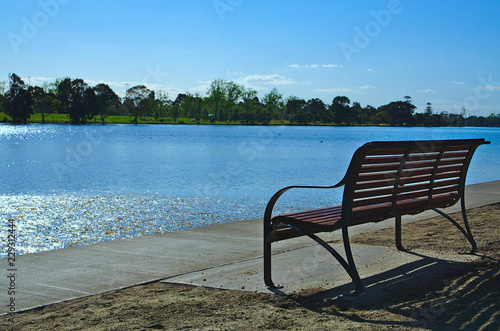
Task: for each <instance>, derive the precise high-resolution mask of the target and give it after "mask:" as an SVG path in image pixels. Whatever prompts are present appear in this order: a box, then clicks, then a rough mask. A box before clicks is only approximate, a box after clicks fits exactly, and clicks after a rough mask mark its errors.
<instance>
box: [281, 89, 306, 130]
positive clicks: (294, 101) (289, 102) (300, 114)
mask: <svg viewBox="0 0 500 331" xmlns="http://www.w3.org/2000/svg"><path fill="white" fill-rule="evenodd" d="M305 107H306V101H305V100H304V99H299V98H298V97H296V96H290V97H288V98H287V99H286V102H285V114H286V118H285V119H288V120H289V121H290V122H297V123H298V124H299V125H304V124H307V123H308V122H309V121H310V120H311V119H310V114H307V111H306V110H305Z"/></svg>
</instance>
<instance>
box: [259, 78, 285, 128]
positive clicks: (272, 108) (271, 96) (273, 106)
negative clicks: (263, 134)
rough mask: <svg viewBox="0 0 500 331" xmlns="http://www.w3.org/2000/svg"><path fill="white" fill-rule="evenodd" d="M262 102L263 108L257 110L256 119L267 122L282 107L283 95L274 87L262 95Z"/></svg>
mask: <svg viewBox="0 0 500 331" xmlns="http://www.w3.org/2000/svg"><path fill="white" fill-rule="evenodd" d="M262 103H263V104H264V109H262V110H261V112H259V114H258V115H257V119H258V120H259V121H261V122H263V123H268V122H269V121H270V120H271V118H273V117H275V116H277V115H278V114H279V113H280V111H281V109H282V108H283V95H282V94H281V93H279V92H278V89H277V88H276V87H275V88H273V89H272V90H271V92H269V93H267V94H266V95H265V96H264V98H263V99H262Z"/></svg>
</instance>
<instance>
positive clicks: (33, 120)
mask: <svg viewBox="0 0 500 331" xmlns="http://www.w3.org/2000/svg"><path fill="white" fill-rule="evenodd" d="M0 123H4V124H10V123H11V119H10V117H9V116H8V115H6V114H5V113H2V112H0ZM26 124H62V125H95V124H99V125H106V124H134V125H140V124H155V125H162V124H163V125H243V126H278V125H284V126H332V127H337V126H338V127H344V126H352V127H369V126H373V127H424V126H418V125H411V126H410V125H408V126H393V125H390V124H388V123H384V124H371V123H364V124H345V123H343V124H335V123H327V124H325V123H317V122H312V123H308V124H297V123H291V122H288V121H271V122H268V123H261V122H252V123H243V122H241V121H224V122H223V121H209V120H195V119H189V118H178V119H177V120H176V121H174V120H173V119H172V118H159V119H158V120H156V119H155V118H152V117H143V118H140V119H137V123H135V122H134V116H108V117H106V118H105V120H104V124H102V123H101V118H100V117H99V116H95V117H93V118H91V119H89V120H88V121H87V122H86V123H83V124H71V123H70V121H69V115H68V114H48V115H45V122H43V121H42V115H41V114H40V113H35V114H33V115H31V116H30V118H29V119H28V122H27V123H26ZM436 127H441V128H446V127H456V126H453V125H447V126H429V128H436ZM463 127H466V126H463ZM468 127H488V126H468ZM492 127H498V126H492Z"/></svg>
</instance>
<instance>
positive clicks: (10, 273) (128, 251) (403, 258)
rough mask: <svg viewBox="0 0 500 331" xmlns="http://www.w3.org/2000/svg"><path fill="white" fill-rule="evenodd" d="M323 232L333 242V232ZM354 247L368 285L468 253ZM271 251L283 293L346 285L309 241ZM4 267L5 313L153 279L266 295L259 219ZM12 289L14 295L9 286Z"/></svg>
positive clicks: (469, 199) (481, 196)
mask: <svg viewBox="0 0 500 331" xmlns="http://www.w3.org/2000/svg"><path fill="white" fill-rule="evenodd" d="M499 201H500V181H495V182H488V183H481V184H475V185H469V186H467V188H466V206H467V208H475V207H479V206H484V205H487V204H491V203H495V202H499ZM453 211H459V206H457V205H456V206H453V207H451V208H448V212H453ZM434 216H436V214H435V213H434V212H425V213H422V214H419V215H416V216H408V217H403V223H409V222H415V221H419V220H423V219H426V218H430V217H434ZM392 225H393V222H392V221H391V220H388V221H384V222H380V223H377V224H365V225H360V226H356V227H352V228H351V229H350V233H351V235H356V234H359V233H365V232H370V231H374V230H377V229H382V228H387V227H390V226H392ZM472 230H474V229H472ZM322 237H323V238H324V239H326V240H335V239H339V238H340V233H339V232H334V233H332V234H328V235H326V236H322ZM342 251H343V250H342V249H340V250H339V252H342ZM353 251H354V259H355V261H356V263H357V267H358V269H359V271H360V275H361V277H362V279H363V282H364V284H365V286H367V287H370V286H371V285H373V284H375V283H379V282H390V280H391V279H399V278H400V277H409V274H411V273H412V272H413V271H414V272H417V273H422V270H425V269H426V268H431V269H432V270H433V271H438V270H439V268H441V267H446V266H449V265H450V263H452V264H453V263H460V262H464V261H467V260H470V259H473V258H474V257H471V256H463V255H462V256H460V255H458V254H457V255H453V254H452V255H449V256H445V257H443V256H435V254H434V252H412V253H403V252H398V251H397V250H396V249H390V248H385V247H374V246H364V245H354V246H353ZM273 252H274V257H273V263H274V265H273V268H274V269H273V276H274V278H275V282H276V283H279V284H283V285H284V286H285V287H284V288H283V289H282V290H281V291H283V292H284V293H290V292H293V291H298V290H300V289H302V288H304V286H330V287H332V288H333V287H335V288H336V289H338V291H339V293H345V292H346V291H348V290H351V284H350V280H349V278H348V277H347V275H346V273H345V271H344V270H343V269H342V268H340V267H335V266H332V265H333V264H336V261H335V260H333V258H332V257H331V256H329V255H328V253H327V252H326V251H324V250H323V249H322V248H320V247H319V246H318V245H317V244H315V243H314V242H312V241H310V240H309V239H308V238H298V239H295V240H289V241H285V242H283V243H277V244H274V245H273ZM332 261H333V262H332ZM373 261H378V262H377V263H373ZM9 269H10V268H9V262H8V258H6V257H5V258H0V270H3V276H1V277H0V313H8V312H9V309H10V307H9V306H8V305H9V304H11V302H12V301H11V300H12V299H15V300H14V301H15V310H16V311H20V310H25V309H30V308H34V307H38V306H43V305H48V304H52V303H56V302H61V301H66V300H71V299H75V298H79V297H83V296H88V295H93V294H97V293H102V292H107V291H111V290H116V289H120V288H124V287H129V286H133V285H137V284H141V283H147V282H151V281H156V280H165V281H167V282H178V283H188V284H197V285H204V286H211V287H217V288H227V289H244V290H250V291H262V292H269V290H268V289H267V288H266V287H265V286H264V284H263V280H262V222H261V220H260V219H254V220H247V221H240V222H233V223H227V224H218V225H212V226H207V227H203V228H196V229H190V230H184V231H177V232H171V233H165V234H159V235H151V236H145V237H138V238H131V239H123V240H116V241H110V242H103V243H98V244H94V245H88V246H78V247H70V248H65V249H59V250H52V251H48V252H42V253H36V254H26V255H21V256H18V257H17V259H16V263H15V270H9ZM412 270H413V271H412ZM398 275H399V276H398ZM306 278H307V282H306V281H304V279H306ZM13 286H14V287H15V294H12V292H11V291H12V290H11V291H9V288H12V287H13ZM9 292H11V293H10V294H9Z"/></svg>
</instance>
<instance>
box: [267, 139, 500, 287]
mask: <svg viewBox="0 0 500 331" xmlns="http://www.w3.org/2000/svg"><path fill="white" fill-rule="evenodd" d="M489 143H490V142H489V141H485V140H484V139H458V140H420V141H391V142H370V143H366V144H365V145H363V146H361V147H360V148H358V150H356V152H355V153H354V155H353V157H352V160H351V162H350V164H349V167H348V170H347V172H346V174H345V176H344V178H343V179H342V180H341V181H340V182H339V183H337V184H335V185H333V186H289V187H285V188H283V189H281V190H279V191H278V192H276V193H275V194H274V195H273V196H272V198H271V199H270V201H269V202H268V204H267V207H266V209H265V213H264V281H265V284H266V285H267V286H268V287H269V288H276V286H275V285H274V283H273V281H272V277H271V244H272V243H273V242H276V241H280V240H286V239H290V238H294V237H298V236H302V235H306V236H308V237H310V238H311V239H313V240H315V241H316V242H317V243H319V244H320V245H321V246H323V247H324V248H325V249H326V250H327V251H328V252H330V254H332V255H333V256H334V257H335V258H336V259H337V261H339V262H340V264H341V265H342V267H343V268H344V269H345V270H346V271H347V273H348V274H349V276H350V277H351V279H352V281H353V284H354V286H355V291H354V292H353V293H352V294H353V295H359V294H360V293H361V292H362V290H363V284H362V282H361V279H360V277H359V274H358V271H357V269H356V266H355V263H354V259H353V256H352V251H351V246H350V244H349V233H348V227H349V226H352V225H357V224H363V223H368V222H379V221H383V220H386V219H388V218H395V232H396V233H395V234H396V247H397V249H398V250H404V247H403V245H402V243H401V217H402V215H405V214H406V215H409V214H418V213H421V212H423V211H425V210H434V211H436V212H437V213H439V214H440V215H442V216H444V217H445V218H446V219H447V220H449V221H450V222H451V223H453V224H454V225H455V226H456V227H457V228H458V229H459V230H460V232H462V233H463V234H464V236H465V237H466V238H467V239H468V241H469V242H470V244H471V246H472V251H471V253H472V254H474V253H475V252H476V250H477V245H476V242H475V240H474V237H473V236H472V232H471V230H470V227H469V224H468V221H467V215H466V209H465V196H464V192H465V179H466V176H467V170H468V168H469V164H470V161H471V159H472V156H473V154H474V152H475V150H476V148H477V147H478V146H480V145H482V144H489ZM342 186H344V193H343V198H342V205H341V206H335V207H329V208H321V209H314V210H309V211H303V212H298V213H291V214H285V215H278V216H275V217H273V216H272V212H273V208H274V206H275V204H276V202H277V201H278V199H279V198H280V196H281V195H283V194H284V193H285V192H286V191H288V190H291V189H296V188H306V189H316V188H318V189H331V188H338V187H342ZM459 200H460V201H461V209H462V217H463V223H464V226H462V225H460V224H459V223H458V222H457V221H456V220H454V219H453V218H451V217H450V216H449V215H447V214H446V213H444V212H443V211H441V210H440V209H438V208H446V207H449V206H452V205H454V204H456V203H457V202H458V201H459ZM338 229H342V239H343V243H344V250H345V255H346V258H347V260H346V259H344V258H343V257H342V256H341V255H340V254H339V253H338V252H337V251H335V250H334V249H333V248H332V247H331V246H330V245H328V244H327V243H326V242H325V241H324V240H323V239H321V238H320V237H318V236H317V235H316V234H315V233H319V232H331V231H334V230H338Z"/></svg>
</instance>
